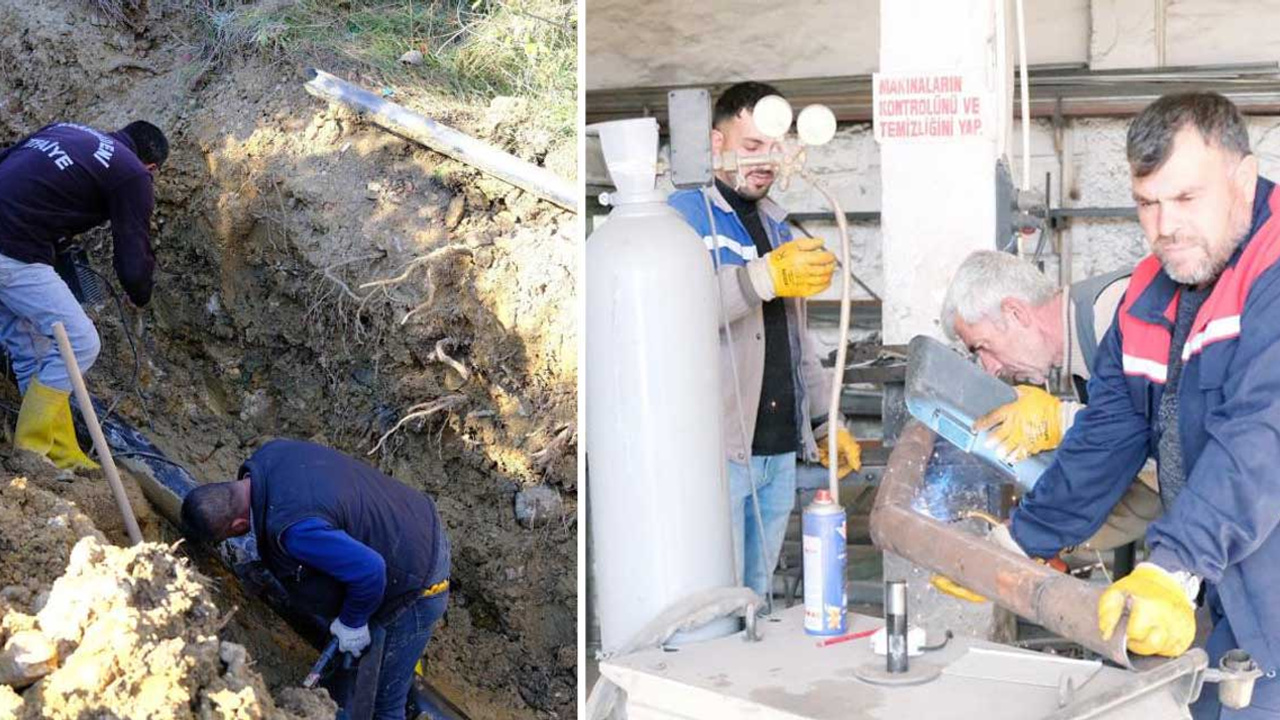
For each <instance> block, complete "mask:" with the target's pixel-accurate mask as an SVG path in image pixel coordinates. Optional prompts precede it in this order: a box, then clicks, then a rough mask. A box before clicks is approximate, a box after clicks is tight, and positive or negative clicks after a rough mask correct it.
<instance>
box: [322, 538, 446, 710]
mask: <svg viewBox="0 0 1280 720" xmlns="http://www.w3.org/2000/svg"><path fill="white" fill-rule="evenodd" d="M439 542H440V543H442V545H441V546H440V550H439V553H438V554H437V559H436V563H435V568H434V569H433V571H432V573H431V574H432V578H431V579H430V580H428V584H429V585H434V584H435V583H438V582H440V581H442V580H445V579H447V578H448V577H449V563H450V554H451V552H450V548H449V540H448V537H447V536H445V534H444V532H443V530H442V531H441V533H440V540H439ZM448 606H449V592H448V591H447V590H446V591H445V592H442V593H440V594H439V595H433V596H431V597H419V598H418V599H416V600H414V601H412V602H411V603H410V604H409V605H408V606H407V607H405V608H404V609H403V610H401V611H400V612H399V613H398V614H396V615H395V616H394V617H393V618H392V619H391V620H390V621H388V622H387V624H386V629H387V639H386V643H385V645H384V646H383V649H382V672H381V674H380V675H379V676H378V695H377V698H376V699H375V700H374V706H373V717H374V718H375V719H376V720H404V717H405V706H406V704H407V703H408V700H409V689H410V686H412V684H413V674H414V668H415V667H416V666H417V664H418V660H419V659H421V658H422V656H423V654H425V653H426V651H427V643H429V642H430V641H431V632H432V630H434V629H435V624H436V622H437V621H439V620H440V618H441V617H443V616H444V611H445V609H446V608H447V607H448ZM355 675H356V673H354V672H343V671H339V672H338V673H335V676H334V677H332V678H330V679H329V680H328V681H326V682H325V687H326V688H328V690H329V694H330V695H331V696H332V697H333V699H334V700H335V701H336V702H337V703H338V704H339V705H340V706H342V707H343V708H348V707H350V702H351V692H352V691H353V690H354V689H355ZM337 717H338V720H346V718H347V712H346V710H345V709H343V710H339V711H338V715H337Z"/></svg>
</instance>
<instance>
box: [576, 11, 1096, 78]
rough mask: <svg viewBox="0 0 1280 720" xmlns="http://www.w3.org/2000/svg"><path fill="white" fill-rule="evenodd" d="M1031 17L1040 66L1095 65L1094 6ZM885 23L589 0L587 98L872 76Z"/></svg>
mask: <svg viewBox="0 0 1280 720" xmlns="http://www.w3.org/2000/svg"><path fill="white" fill-rule="evenodd" d="M1010 7H1012V2H1010ZM1026 13H1027V38H1028V40H1027V54H1028V56H1029V57H1030V59H1031V64H1033V65H1037V64H1042V63H1083V62H1086V61H1087V60H1088V54H1089V2H1088V0H1027V2H1026ZM879 23H880V0H801V1H800V2H783V3H780V2H773V1H768V2H766V1H765V0H742V1H740V2H733V3H728V2H688V1H687V0H683V1H679V0H659V1H657V2H650V3H636V2H634V0H627V1H624V0H587V54H586V74H587V89H588V90H597V89H600V88H620V87H642V86H647V85H672V84H692V83H710V82H720V81H733V80H744V79H756V80H779V79H784V78H804V77H829V76H836V75H859V74H866V73H870V72H873V71H875V70H876V69H877V68H878V67H879V65H880V27H879Z"/></svg>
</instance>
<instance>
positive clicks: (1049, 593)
mask: <svg viewBox="0 0 1280 720" xmlns="http://www.w3.org/2000/svg"><path fill="white" fill-rule="evenodd" d="M933 443H934V435H933V433H932V432H930V431H929V429H928V428H926V427H925V426H924V425H921V424H920V423H919V422H917V421H915V420H912V421H910V422H909V423H907V425H906V427H905V428H903V430H902V434H901V435H900V436H899V437H898V442H897V445H896V446H895V447H894V450H893V454H891V455H890V456H889V464H888V466H887V467H886V468H885V473H884V477H883V479H881V481H880V490H879V492H878V493H877V494H876V501H875V507H874V509H873V510H872V512H871V540H872V542H874V543H875V545H876V547H878V548H880V549H881V550H884V551H886V552H892V553H894V554H896V555H899V556H901V557H904V558H906V559H907V560H910V561H911V562H913V563H915V564H917V565H920V566H921V567H924V568H927V569H929V570H932V571H933V572H936V573H940V574H942V575H946V576H947V577H949V578H951V579H952V580H955V581H956V582H958V583H960V584H961V585H963V586H965V587H967V588H969V589H970V590H973V591H974V592H976V593H978V594H980V595H984V596H986V597H987V598H990V599H991V601H992V602H994V603H996V604H997V605H999V606H1000V607H1003V608H1005V609H1007V610H1009V611H1010V612H1013V613H1016V614H1018V615H1019V616H1021V617H1023V618H1025V619H1027V620H1029V621H1031V622H1033V623H1036V624H1037V625H1040V626H1042V627H1044V628H1045V629H1047V630H1049V631H1051V632H1054V633H1056V634H1058V635H1060V636H1062V637H1064V638H1066V639H1068V640H1071V641H1073V642H1076V643H1079V644H1080V645H1083V646H1084V647H1086V648H1089V649H1090V650H1092V651H1094V652H1096V653H1098V654H1099V655H1102V656H1103V657H1105V658H1106V659H1108V660H1110V661H1112V662H1114V663H1116V664H1118V665H1120V666H1121V667H1125V668H1130V669H1132V668H1133V667H1134V665H1133V661H1132V660H1131V659H1130V658H1129V655H1128V652H1126V650H1125V636H1126V633H1125V632H1124V628H1125V627H1127V625H1128V622H1129V618H1128V612H1127V611H1126V613H1125V615H1124V617H1122V618H1121V619H1120V623H1121V627H1119V628H1117V630H1116V632H1115V633H1114V634H1113V635H1112V636H1111V640H1110V641H1104V640H1103V639H1102V634H1101V633H1100V632H1099V631H1098V616H1097V607H1098V599H1099V598H1100V597H1101V596H1102V592H1103V590H1104V588H1102V587H1099V586H1096V585H1091V584H1089V583H1086V582H1084V581H1083V580H1077V579H1075V578H1073V577H1071V576H1069V575H1066V574H1064V573H1060V572H1058V571H1057V570H1054V569H1052V568H1050V567H1049V566H1047V565H1043V564H1040V563H1037V562H1035V561H1034V560H1029V559H1027V558H1025V557H1022V556H1020V555H1017V554H1015V553H1012V552H1009V551H1008V550H1005V549H1003V548H1000V547H997V546H996V545H995V544H994V543H991V542H988V541H987V540H986V539H985V538H982V537H979V536H977V535H974V534H971V533H968V532H965V531H964V530H961V529H960V528H958V527H954V526H952V525H948V524H945V523H942V522H939V521H938V520H935V519H933V518H931V517H929V516H927V515H924V514H921V513H919V512H916V511H915V510H914V509H913V508H912V502H913V501H914V500H915V498H916V495H917V494H918V492H919V491H920V488H921V485H922V483H923V480H924V473H925V468H926V467H927V466H928V464H929V458H930V456H931V455H932V454H933Z"/></svg>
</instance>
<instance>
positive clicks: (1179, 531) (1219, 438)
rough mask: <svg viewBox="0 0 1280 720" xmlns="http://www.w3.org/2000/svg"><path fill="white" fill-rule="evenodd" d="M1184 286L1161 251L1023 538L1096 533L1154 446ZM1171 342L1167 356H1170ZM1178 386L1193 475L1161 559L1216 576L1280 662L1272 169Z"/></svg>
mask: <svg viewBox="0 0 1280 720" xmlns="http://www.w3.org/2000/svg"><path fill="white" fill-rule="evenodd" d="M1179 288H1180V286H1179V285H1178V283H1176V282H1175V281H1174V280H1173V279H1172V278H1170V277H1169V276H1168V275H1166V274H1165V273H1164V271H1163V270H1162V269H1161V268H1160V265H1159V261H1158V260H1157V259H1156V258H1155V257H1154V256H1152V257H1148V258H1147V259H1145V260H1143V261H1142V263H1140V264H1139V265H1138V267H1137V268H1136V269H1135V270H1134V274H1133V279H1132V280H1131V281H1130V284H1129V289H1128V291H1127V292H1126V295H1125V300H1124V302H1123V303H1121V305H1120V308H1119V309H1118V311H1117V319H1116V321H1115V322H1114V323H1112V325H1111V329H1110V330H1109V331H1108V332H1107V335H1106V337H1105V338H1104V339H1103V341H1102V346H1101V347H1100V348H1099V351H1098V356H1097V358H1096V360H1095V365H1094V369H1093V377H1092V379H1090V381H1089V385H1088V393H1089V404H1088V406H1087V407H1085V408H1084V409H1082V410H1081V411H1080V413H1079V414H1078V415H1077V416H1076V419H1075V423H1074V424H1073V425H1072V427H1071V429H1070V430H1068V431H1067V434H1066V437H1064V438H1063V441H1062V444H1061V445H1060V446H1059V448H1058V451H1057V453H1056V455H1055V457H1054V461H1053V464H1052V465H1051V466H1050V467H1049V469H1048V470H1047V471H1045V473H1044V475H1042V476H1041V477H1040V480H1039V481H1038V482H1037V484H1036V486H1035V489H1034V490H1032V491H1031V492H1030V493H1028V494H1027V496H1026V497H1025V498H1024V499H1023V501H1022V503H1021V505H1020V507H1019V508H1018V509H1016V510H1015V511H1014V513H1013V521H1012V522H1013V524H1012V532H1013V537H1014V539H1016V540H1017V541H1018V543H1019V544H1020V545H1021V546H1022V547H1023V548H1024V549H1025V550H1026V551H1027V552H1028V553H1029V554H1031V555H1033V556H1040V557H1045V556H1049V555H1052V554H1054V553H1056V552H1057V551H1058V550H1059V549H1061V548H1063V547H1065V546H1069V545H1075V544H1077V543H1080V542H1082V541H1084V540H1085V539H1087V538H1088V537H1089V536H1090V535H1092V534H1093V533H1094V531H1096V530H1097V529H1098V527H1099V526H1101V524H1102V522H1103V520H1104V519H1105V518H1106V516H1107V514H1108V513H1109V512H1110V510H1111V508H1112V507H1113V506H1114V505H1115V504H1116V502H1117V501H1118V500H1119V499H1120V496H1121V495H1123V494H1124V492H1125V490H1126V489H1127V487H1128V485H1129V480H1130V479H1131V478H1132V477H1133V476H1134V475H1136V474H1137V472H1138V469H1139V468H1140V467H1141V466H1142V464H1143V462H1145V461H1146V459H1147V458H1148V457H1155V455H1156V447H1157V441H1158V439H1159V438H1158V437H1157V434H1156V432H1155V431H1154V427H1155V424H1156V418H1157V414H1158V413H1157V411H1158V409H1159V407H1160V396H1161V394H1162V393H1163V391H1164V383H1165V378H1166V375H1167V372H1168V367H1167V363H1168V352H1169V343H1170V335H1171V331H1172V320H1173V318H1174V317H1176V315H1175V309H1176V307H1177V299H1178V296H1177V293H1178V290H1179ZM1162 353H1163V354H1162ZM1182 362H1183V370H1182V379H1181V381H1180V382H1179V386H1178V393H1179V396H1178V402H1179V406H1178V407H1179V414H1178V427H1177V429H1176V431H1177V432H1179V433H1181V439H1182V451H1183V462H1184V467H1186V468H1187V473H1188V476H1187V486H1186V488H1185V489H1184V490H1183V491H1182V493H1181V494H1180V495H1179V496H1178V497H1177V499H1176V500H1175V501H1174V502H1173V504H1172V505H1171V506H1170V507H1168V508H1166V509H1165V513H1164V516H1163V517H1161V518H1160V519H1159V520H1157V521H1155V522H1153V523H1152V524H1151V527H1150V529H1149V530H1148V532H1147V544H1148V546H1149V547H1150V550H1151V554H1150V559H1151V561H1152V562H1154V563H1156V564H1157V565H1160V566H1161V567H1163V568H1165V569H1168V570H1173V571H1179V570H1186V571H1189V572H1191V573H1194V574H1196V575H1198V576H1200V577H1202V578H1203V579H1204V580H1205V581H1207V582H1208V583H1211V584H1212V585H1213V586H1214V589H1216V591H1217V593H1218V595H1219V597H1220V598H1221V601H1222V605H1223V610H1224V612H1225V613H1226V616H1227V619H1228V620H1229V621H1230V623H1231V629H1232V631H1233V632H1234V634H1235V637H1236V640H1237V642H1238V643H1239V645H1240V647H1242V648H1243V649H1244V650H1246V651H1248V652H1249V653H1251V654H1252V655H1253V657H1254V659H1255V660H1256V661H1257V662H1258V664H1259V665H1260V666H1261V667H1262V668H1263V669H1264V670H1265V671H1267V672H1274V671H1275V670H1276V669H1277V666H1280V592H1277V589H1280V533H1276V532H1275V529H1276V525H1277V523H1280V193H1278V192H1275V188H1274V185H1273V184H1272V183H1271V182H1270V181H1268V180H1266V179H1264V178H1259V179H1258V187H1257V194H1256V197H1255V201H1254V208H1253V225H1252V229H1251V232H1250V234H1249V237H1248V238H1247V239H1246V240H1245V241H1244V242H1243V243H1241V245H1240V247H1239V248H1237V249H1236V251H1235V253H1234V255H1232V257H1231V260H1230V262H1229V264H1228V266H1227V268H1226V269H1225V270H1223V272H1222V274H1221V275H1220V276H1219V278H1218V280H1217V282H1216V283H1215V285H1214V289H1213V292H1212V293H1211V294H1210V296H1209V298H1208V299H1207V300H1206V301H1205V303H1204V305H1203V306H1202V307H1201V309H1200V312H1199V313H1198V314H1197V316H1196V322H1195V323H1194V324H1193V325H1192V328H1191V333H1190V335H1189V337H1188V339H1187V342H1186V345H1185V347H1184V349H1183V354H1182Z"/></svg>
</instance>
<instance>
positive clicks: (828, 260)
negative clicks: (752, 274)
mask: <svg viewBox="0 0 1280 720" xmlns="http://www.w3.org/2000/svg"><path fill="white" fill-rule="evenodd" d="M764 259H765V260H766V261H767V262H768V265H769V278H770V279H771V280H773V291H774V294H776V295H777V296H778V297H809V296H810V295H816V294H818V293H820V292H822V291H823V290H826V289H827V286H828V285H830V284H831V274H832V273H834V272H835V270H836V256H835V255H833V254H831V253H829V252H827V251H826V250H824V249H823V247H822V240H820V239H818V238H797V239H795V240H792V241H791V242H788V243H784V244H783V245H781V246H780V247H778V248H777V249H776V250H773V251H772V252H769V253H766V254H765V256H764Z"/></svg>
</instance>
